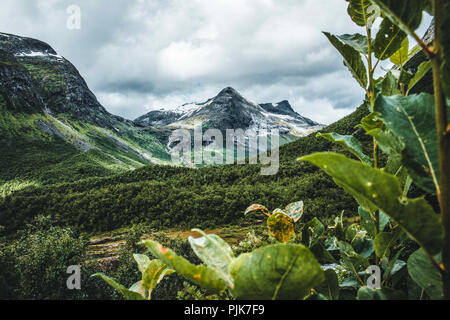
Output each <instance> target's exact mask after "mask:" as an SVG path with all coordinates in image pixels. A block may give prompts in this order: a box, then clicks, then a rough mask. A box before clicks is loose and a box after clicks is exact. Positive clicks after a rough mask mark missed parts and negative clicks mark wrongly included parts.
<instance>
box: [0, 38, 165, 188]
mask: <svg viewBox="0 0 450 320" xmlns="http://www.w3.org/2000/svg"><path fill="white" fill-rule="evenodd" d="M167 134H168V133H167V132H165V131H164V130H158V129H153V128H141V127H139V126H136V125H135V124H134V123H133V122H132V121H129V120H125V119H123V118H120V117H117V116H114V115H112V114H110V113H108V112H107V111H106V110H105V109H104V108H103V107H102V106H101V105H100V104H99V102H98V101H97V99H96V97H95V96H94V94H93V93H92V92H91V91H90V90H89V88H88V87H87V84H86V83H85V81H84V79H83V78H82V77H81V75H80V74H79V73H78V71H77V70H76V68H75V67H74V66H73V65H72V64H71V63H70V62H69V61H67V60H66V59H64V58H63V57H60V56H58V55H57V54H56V52H54V50H53V49H52V48H51V47H50V46H48V45H47V44H45V43H43V42H41V41H39V40H35V39H30V38H23V37H19V36H14V35H8V34H3V33H0V142H1V143H0V165H1V167H2V170H1V171H0V194H7V193H8V192H10V191H13V190H19V189H21V188H23V187H24V186H27V185H46V184H53V183H56V182H68V181H77V180H80V179H82V178H86V177H103V176H108V175H111V174H117V173H121V172H125V171H127V170H130V169H135V168H139V167H142V166H144V165H149V164H152V163H165V162H167V161H170V155H169V154H168V152H167V149H166V146H165V144H163V143H162V142H161V141H163V140H164V136H165V135H167Z"/></svg>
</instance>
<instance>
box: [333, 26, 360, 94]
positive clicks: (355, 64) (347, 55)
mask: <svg viewBox="0 0 450 320" xmlns="http://www.w3.org/2000/svg"><path fill="white" fill-rule="evenodd" d="M324 35H325V36H326V37H327V38H328V40H329V41H330V42H331V44H332V45H333V46H334V47H335V48H336V49H337V50H338V51H339V52H340V54H341V55H342V56H343V57H344V64H345V65H346V66H347V68H348V69H349V70H350V72H351V73H352V75H353V77H354V78H355V79H356V80H357V81H358V83H359V84H360V86H361V87H362V88H364V89H366V87H367V82H368V80H367V72H366V66H365V65H364V62H363V60H362V59H361V55H360V54H359V52H358V51H356V50H355V49H354V48H353V47H351V46H349V45H348V44H345V43H342V42H341V41H340V40H339V38H337V37H336V36H334V35H332V34H330V33H328V32H324Z"/></svg>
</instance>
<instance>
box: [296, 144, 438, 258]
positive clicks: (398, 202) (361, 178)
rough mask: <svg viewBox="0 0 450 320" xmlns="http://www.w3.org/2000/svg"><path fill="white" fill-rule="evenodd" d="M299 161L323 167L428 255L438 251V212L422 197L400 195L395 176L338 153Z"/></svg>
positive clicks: (316, 155)
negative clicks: (378, 211)
mask: <svg viewBox="0 0 450 320" xmlns="http://www.w3.org/2000/svg"><path fill="white" fill-rule="evenodd" d="M300 160H303V161H309V162H311V163H313V164H315V165H316V166H318V167H320V168H322V169H323V170H324V171H325V172H326V173H328V174H329V175H330V176H332V177H333V179H334V181H335V182H336V183H337V184H338V185H339V186H341V187H343V188H344V189H345V190H346V191H347V192H348V193H350V194H351V195H352V196H353V197H354V198H355V199H356V200H357V201H358V202H359V203H360V204H361V203H367V204H369V205H371V206H375V207H377V208H379V209H380V210H382V211H383V212H385V213H386V214H387V215H388V216H389V217H390V218H391V219H392V220H394V221H395V222H397V223H398V224H399V225H400V226H401V227H402V228H403V229H404V230H405V232H406V233H407V234H408V235H409V236H410V237H411V238H413V239H414V240H415V241H416V242H417V243H419V244H420V245H421V246H422V247H423V248H425V249H426V250H428V251H429V252H430V253H431V254H436V253H438V252H439V251H440V250H441V247H442V239H443V228H442V225H441V224H440V222H439V218H438V215H437V214H436V213H435V212H434V211H433V209H432V207H431V206H430V205H429V204H428V202H427V201H426V200H425V199H424V198H417V199H409V198H406V197H403V194H402V193H403V191H402V188H401V185H400V182H399V180H398V179H397V178H396V177H395V176H393V175H390V174H387V173H385V172H383V171H381V170H378V169H374V168H372V167H370V166H368V165H366V164H363V163H361V162H359V161H355V160H352V159H348V158H347V157H345V156H343V155H340V154H337V153H331V152H325V153H316V154H313V155H309V156H306V157H302V158H300ZM361 205H362V206H363V207H366V206H364V205H363V204H361Z"/></svg>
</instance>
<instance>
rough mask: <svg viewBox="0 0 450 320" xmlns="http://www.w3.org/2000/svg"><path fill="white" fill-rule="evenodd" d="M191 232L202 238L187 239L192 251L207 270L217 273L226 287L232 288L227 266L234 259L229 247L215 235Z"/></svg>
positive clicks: (199, 231)
mask: <svg viewBox="0 0 450 320" xmlns="http://www.w3.org/2000/svg"><path fill="white" fill-rule="evenodd" d="M193 231H195V232H198V233H200V234H201V235H202V236H203V237H201V238H197V239H195V238H193V237H189V238H188V241H189V243H190V244H191V247H192V250H194V252H195V254H196V255H197V257H199V258H200V260H202V261H203V262H204V263H205V264H206V265H207V266H208V267H209V268H211V269H214V270H215V271H216V272H217V274H218V275H219V276H220V277H221V278H222V279H223V280H224V281H225V283H226V284H227V286H228V287H230V288H233V286H234V284H233V279H232V278H231V276H230V274H229V273H228V268H229V265H230V263H231V261H232V260H233V258H234V253H233V250H231V247H230V246H229V245H228V243H226V242H225V241H224V240H222V239H221V238H220V237H219V236H217V235H215V234H210V235H207V234H206V233H204V232H203V231H201V230H198V229H194V230H193Z"/></svg>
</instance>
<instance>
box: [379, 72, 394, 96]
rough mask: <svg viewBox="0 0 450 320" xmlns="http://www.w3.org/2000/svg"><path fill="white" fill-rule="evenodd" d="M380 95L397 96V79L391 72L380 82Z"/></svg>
mask: <svg viewBox="0 0 450 320" xmlns="http://www.w3.org/2000/svg"><path fill="white" fill-rule="evenodd" d="M381 94H382V95H383V96H387V97H389V96H394V95H396V94H398V79H396V78H395V77H394V75H393V74H392V72H391V71H389V72H388V73H387V74H386V77H385V78H384V79H383V81H382V82H381Z"/></svg>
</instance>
